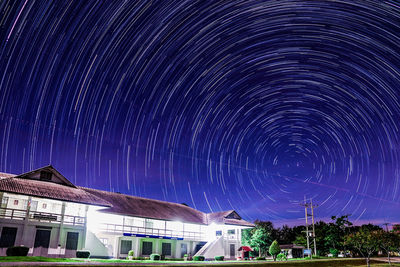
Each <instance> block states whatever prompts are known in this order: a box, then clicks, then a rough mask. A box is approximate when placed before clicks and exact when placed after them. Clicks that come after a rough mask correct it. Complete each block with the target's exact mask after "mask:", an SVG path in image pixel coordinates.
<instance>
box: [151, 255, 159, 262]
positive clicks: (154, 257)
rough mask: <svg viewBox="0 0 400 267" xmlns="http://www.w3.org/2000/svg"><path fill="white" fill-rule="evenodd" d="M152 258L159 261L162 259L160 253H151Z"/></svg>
mask: <svg viewBox="0 0 400 267" xmlns="http://www.w3.org/2000/svg"><path fill="white" fill-rule="evenodd" d="M150 260H152V261H159V260H160V254H151V255H150Z"/></svg>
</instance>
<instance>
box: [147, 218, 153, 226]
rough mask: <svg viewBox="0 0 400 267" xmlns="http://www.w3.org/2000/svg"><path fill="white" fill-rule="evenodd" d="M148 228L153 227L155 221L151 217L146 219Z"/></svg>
mask: <svg viewBox="0 0 400 267" xmlns="http://www.w3.org/2000/svg"><path fill="white" fill-rule="evenodd" d="M146 228H153V222H152V221H151V220H149V219H146Z"/></svg>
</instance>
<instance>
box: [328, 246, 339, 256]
mask: <svg viewBox="0 0 400 267" xmlns="http://www.w3.org/2000/svg"><path fill="white" fill-rule="evenodd" d="M329 252H330V253H331V254H332V256H333V257H335V258H337V256H338V255H339V251H338V250H337V249H335V248H330V249H329Z"/></svg>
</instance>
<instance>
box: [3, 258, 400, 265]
mask: <svg viewBox="0 0 400 267" xmlns="http://www.w3.org/2000/svg"><path fill="white" fill-rule="evenodd" d="M0 262H61V263H62V262H66V263H67V262H86V263H88V264H87V265H86V266H90V265H91V264H90V262H93V263H95V262H97V263H98V264H99V263H102V264H101V265H98V264H96V266H107V264H114V263H121V264H126V266H128V265H129V263H136V264H137V263H139V264H143V265H142V266H151V264H152V263H161V264H165V265H167V266H169V267H178V266H207V267H212V266H220V265H221V264H222V265H223V266H232V267H250V266H257V267H269V266H275V267H279V266H282V267H283V266H285V267H286V266H287V267H289V266H293V267H351V266H366V262H365V260H364V259H349V258H346V259H343V258H341V259H337V258H336V259H332V258H329V259H314V260H296V261H284V262H271V261H264V260H261V261H241V262H238V261H223V262H221V261H220V262H215V261H213V262H193V261H191V262H182V261H151V260H120V259H77V258H47V257H29V256H27V257H0ZM103 264H104V265H103ZM371 266H372V267H389V264H387V263H382V262H377V261H371ZM392 266H396V267H400V263H396V264H392Z"/></svg>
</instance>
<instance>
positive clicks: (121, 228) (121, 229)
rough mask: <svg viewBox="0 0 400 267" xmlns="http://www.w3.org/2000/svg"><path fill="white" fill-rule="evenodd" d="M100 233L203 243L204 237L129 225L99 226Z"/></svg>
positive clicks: (196, 234) (185, 232)
mask: <svg viewBox="0 0 400 267" xmlns="http://www.w3.org/2000/svg"><path fill="white" fill-rule="evenodd" d="M100 230H101V231H104V232H109V233H114V234H124V233H127V234H133V235H135V234H143V235H153V236H159V237H170V238H183V239H190V240H194V241H204V240H205V235H204V234H203V233H201V232H191V231H175V230H168V229H158V228H146V227H140V226H130V225H120V224H109V223H103V224H101V228H100Z"/></svg>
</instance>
